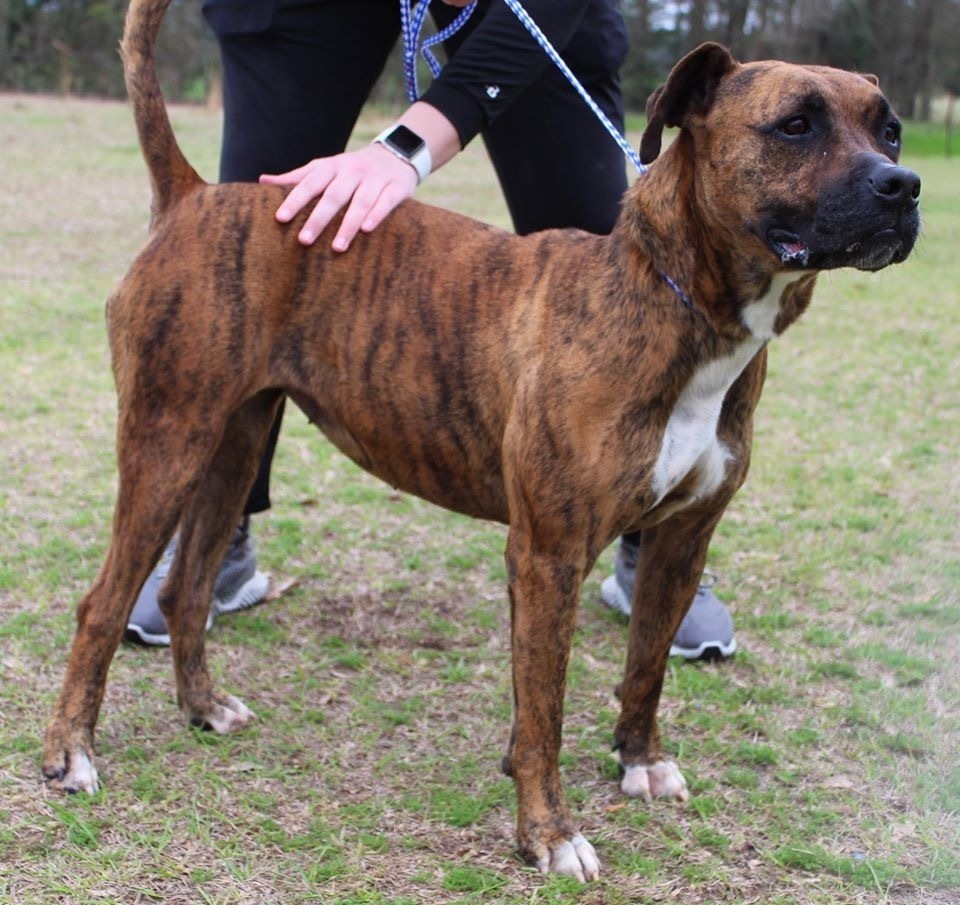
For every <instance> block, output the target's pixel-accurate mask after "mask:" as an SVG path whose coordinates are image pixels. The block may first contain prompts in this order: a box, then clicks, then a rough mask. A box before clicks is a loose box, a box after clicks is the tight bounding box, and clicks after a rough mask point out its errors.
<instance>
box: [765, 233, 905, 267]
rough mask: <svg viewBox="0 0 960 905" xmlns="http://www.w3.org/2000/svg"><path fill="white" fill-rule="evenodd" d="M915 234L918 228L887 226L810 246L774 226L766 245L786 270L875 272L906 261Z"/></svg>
mask: <svg viewBox="0 0 960 905" xmlns="http://www.w3.org/2000/svg"><path fill="white" fill-rule="evenodd" d="M916 232H917V230H916V228H915V227H913V228H912V229H907V230H901V229H900V228H898V227H893V226H886V227H883V228H880V229H874V230H872V231H870V232H869V233H866V234H864V233H861V235H859V236H851V237H849V238H848V239H847V240H846V241H845V242H842V241H839V237H837V238H835V239H834V241H833V242H830V243H823V244H822V245H821V243H820V242H816V243H815V244H814V245H813V246H811V245H808V244H807V243H806V242H804V240H803V239H801V238H800V236H799V235H797V234H796V233H794V232H790V231H789V230H785V229H780V228H779V227H775V228H773V229H770V230H769V231H768V232H767V244H768V246H769V247H770V249H771V251H773V253H774V254H775V255H776V256H777V257H778V258H779V259H780V262H781V264H783V266H785V267H796V268H801V267H802V268H811V269H816V270H832V269H834V268H837V267H855V268H857V269H858V270H868V271H875V270H882V269H883V268H884V267H887V266H888V265H890V264H897V263H900V262H901V261H903V260H904V259H905V258H906V257H907V255H908V254H909V253H910V250H911V249H912V247H913V243H914V240H915V238H916Z"/></svg>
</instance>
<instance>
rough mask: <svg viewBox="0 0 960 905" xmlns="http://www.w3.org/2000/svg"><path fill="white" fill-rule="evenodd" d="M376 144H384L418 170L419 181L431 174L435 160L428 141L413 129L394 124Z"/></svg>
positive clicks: (380, 136)
mask: <svg viewBox="0 0 960 905" xmlns="http://www.w3.org/2000/svg"><path fill="white" fill-rule="evenodd" d="M373 143H374V144H379V145H383V146H384V147H385V148H386V149H387V150H388V151H390V152H391V153H392V154H395V155H396V156H397V157H399V158H400V159H401V160H405V161H406V162H407V163H409V164H410V166H412V167H413V168H414V169H415V170H416V171H417V182H418V183H420V182H423V180H424V179H426V178H427V176H429V175H430V170H431V169H432V167H433V161H432V160H431V159H430V149H429V148H428V147H427V143H426V142H425V141H424V140H423V139H422V138H421V137H420V136H419V135H417V133H416V132H414V131H413V130H412V129H408V128H407V127H406V126H401V125H399V124H398V125H393V126H390V127H389V128H387V129H384V130H383V131H382V132H381V133H380V134H379V135H378V136H377V137H376V138H375V139H374V140H373Z"/></svg>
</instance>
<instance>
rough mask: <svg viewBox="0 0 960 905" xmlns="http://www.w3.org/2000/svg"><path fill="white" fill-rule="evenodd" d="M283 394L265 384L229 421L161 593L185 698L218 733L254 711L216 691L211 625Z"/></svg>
mask: <svg viewBox="0 0 960 905" xmlns="http://www.w3.org/2000/svg"><path fill="white" fill-rule="evenodd" d="M280 398H281V394H280V393H279V392H278V391H263V392H261V393H259V394H258V395H257V396H254V397H253V398H251V399H249V400H248V401H247V402H246V403H245V404H244V405H243V406H241V408H240V409H238V410H237V411H236V412H234V413H233V415H232V416H231V417H230V419H229V420H228V422H227V426H226V429H225V431H224V434H223V439H222V441H221V442H220V446H219V448H218V449H217V452H216V454H215V456H214V457H213V460H212V462H211V463H210V467H209V468H208V470H207V473H206V475H205V477H204V479H203V480H202V481H201V482H200V483H199V484H198V486H197V489H196V492H195V493H194V495H193V497H192V499H191V500H190V502H189V503H188V504H187V506H186V508H185V509H184V513H183V518H182V520H181V524H180V539H179V543H178V545H177V553H176V556H175V557H174V561H173V565H172V567H171V570H170V574H169V577H168V580H167V582H166V583H165V585H164V587H163V589H162V590H161V592H160V600H159V603H160V608H161V611H162V612H163V617H164V619H165V621H166V623H167V628H168V630H169V632H170V642H171V648H172V652H173V663H174V672H175V674H176V681H177V702H178V704H179V706H180V709H181V710H182V711H183V713H184V715H185V716H186V717H187V719H188V720H189V721H190V723H191V724H192V725H195V726H201V727H203V728H206V729H213V730H215V731H217V732H229V731H231V730H233V729H238V728H240V727H242V726H244V725H245V724H246V723H247V722H248V720H249V719H250V717H251V713H250V711H249V710H248V709H247V708H246V707H245V706H244V705H243V703H242V702H240V701H239V700H237V699H236V698H234V697H231V696H229V695H221V694H216V693H215V692H214V690H213V684H212V681H211V679H210V674H209V671H208V669H207V663H206V654H205V644H204V626H205V623H206V619H207V613H208V609H209V606H210V601H211V600H212V599H213V587H214V582H215V580H216V576H217V571H218V569H219V567H220V563H221V562H222V561H223V557H224V554H225V553H226V550H227V547H228V545H229V543H230V537H231V535H232V533H233V531H234V530H235V529H236V526H237V523H238V521H239V519H240V516H241V511H242V508H243V504H244V501H245V500H246V498H247V494H248V492H249V489H250V486H251V485H252V483H253V480H254V477H255V476H256V471H257V466H258V464H259V462H260V458H261V456H262V453H263V448H264V446H265V444H266V440H267V435H268V433H269V431H270V427H271V425H272V424H273V420H274V416H275V413H276V409H277V404H278V403H279V401H280Z"/></svg>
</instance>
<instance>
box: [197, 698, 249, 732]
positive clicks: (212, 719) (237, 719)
mask: <svg viewBox="0 0 960 905" xmlns="http://www.w3.org/2000/svg"><path fill="white" fill-rule="evenodd" d="M252 719H253V712H252V711H251V710H250V708H249V707H247V705H246V704H244V703H243V701H241V700H240V699H239V698H235V697H233V695H225V696H224V697H223V698H222V704H221V706H219V707H217V708H216V710H215V711H214V712H213V713H212V714H210V715H209V716H208V717H207V718H206V723H207V725H208V726H209V727H210V728H211V729H212V730H213V731H214V732H219V733H226V732H235V731H236V730H237V729H242V728H243V727H244V726H246V725H247V723H249V722H250V720H252Z"/></svg>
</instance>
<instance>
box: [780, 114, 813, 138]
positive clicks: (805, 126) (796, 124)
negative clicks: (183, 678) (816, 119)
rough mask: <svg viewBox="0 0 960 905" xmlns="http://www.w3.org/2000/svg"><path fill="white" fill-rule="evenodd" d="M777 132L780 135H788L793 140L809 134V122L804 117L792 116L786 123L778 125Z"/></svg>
mask: <svg viewBox="0 0 960 905" xmlns="http://www.w3.org/2000/svg"><path fill="white" fill-rule="evenodd" d="M777 130H778V131H779V132H780V134H781V135H789V136H790V137H791V138H795V137H796V136H798V135H806V134H808V133H809V132H810V121H809V120H808V119H807V118H806V117H805V116H794V117H793V118H792V119H788V120H786V122H782V123H780V125H779V126H778V127H777Z"/></svg>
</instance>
